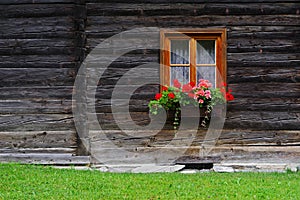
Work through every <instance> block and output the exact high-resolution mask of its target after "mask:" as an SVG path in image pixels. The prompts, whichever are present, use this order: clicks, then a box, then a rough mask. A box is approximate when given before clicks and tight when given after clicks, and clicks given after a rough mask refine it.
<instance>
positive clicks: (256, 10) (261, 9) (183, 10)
mask: <svg viewBox="0 0 300 200" xmlns="http://www.w3.org/2000/svg"><path fill="white" fill-rule="evenodd" d="M297 9H299V6H297V5H296V4H295V3H277V4H274V3H265V4H262V5H260V4H251V3H244V4H227V3H226V4H224V3H223V4H222V3H218V4H216V3H210V2H206V3H203V2H199V3H196V2H195V3H194V2H193V3H191V4H186V5H182V4H181V3H172V4H169V3H161V4H153V2H151V3H143V4H135V3H132V4H124V3H115V4H108V3H101V2H100V3H88V4H87V12H88V13H89V15H90V16H97V15H99V13H101V14H102V15H105V16H165V15H184V16H198V15H244V14H245V13H247V14H248V15H284V14H295V13H296V12H297Z"/></svg>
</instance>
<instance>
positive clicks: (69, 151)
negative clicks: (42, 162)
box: [0, 147, 76, 154]
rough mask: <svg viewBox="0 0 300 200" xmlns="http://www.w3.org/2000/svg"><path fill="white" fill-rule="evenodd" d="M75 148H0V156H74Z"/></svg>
mask: <svg viewBox="0 0 300 200" xmlns="http://www.w3.org/2000/svg"><path fill="white" fill-rule="evenodd" d="M75 151H76V148H75V147H74V148H64V147H63V148H60V147H59V148H52V147H50V148H35V147H34V148H19V147H17V148H1V149H0V154H1V153H10V154H14V153H23V154H26V153H54V154H56V153H66V154H75Z"/></svg>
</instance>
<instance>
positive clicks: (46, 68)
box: [0, 0, 85, 153]
mask: <svg viewBox="0 0 300 200" xmlns="http://www.w3.org/2000/svg"><path fill="white" fill-rule="evenodd" d="M83 8H84V4H83V1H77V0H43V1H39V0H37V1H36V0H34V1H32V0H12V1H11V0H9V1H6V0H2V1H1V2H0V26H1V30H0V140H1V142H0V152H34V153H39V152H40V153H41V152H42V153H45V152H52V153H53V152H54V153H65V152H68V153H75V152H76V148H77V143H78V140H77V133H76V130H75V126H74V122H73V115H72V100H71V99H72V90H73V84H74V80H75V77H76V73H77V69H78V67H79V65H80V63H81V61H82V59H83V56H84V54H83V50H82V49H83V48H84V46H83V45H84V39H83V37H84V25H83V24H84V20H85V9H83ZM9 149H10V150H9ZM20 149H23V150H21V151H19V150H20Z"/></svg>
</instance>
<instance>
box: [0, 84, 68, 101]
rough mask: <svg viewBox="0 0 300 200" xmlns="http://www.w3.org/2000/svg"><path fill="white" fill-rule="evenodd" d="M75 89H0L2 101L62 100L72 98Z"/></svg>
mask: <svg viewBox="0 0 300 200" xmlns="http://www.w3.org/2000/svg"><path fill="white" fill-rule="evenodd" d="M72 91H73V87H71V86H57V87H9V88H3V87H0V99H1V100H6V99H30V98H35V99H37V100H49V99H55V100H58V99H59V100H62V101H64V100H65V99H71V98H72Z"/></svg>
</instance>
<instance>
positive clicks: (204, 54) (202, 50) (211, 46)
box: [197, 40, 216, 64]
mask: <svg viewBox="0 0 300 200" xmlns="http://www.w3.org/2000/svg"><path fill="white" fill-rule="evenodd" d="M215 55H216V53H215V41H214V40H197V64H215V59H216V58H215Z"/></svg>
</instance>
